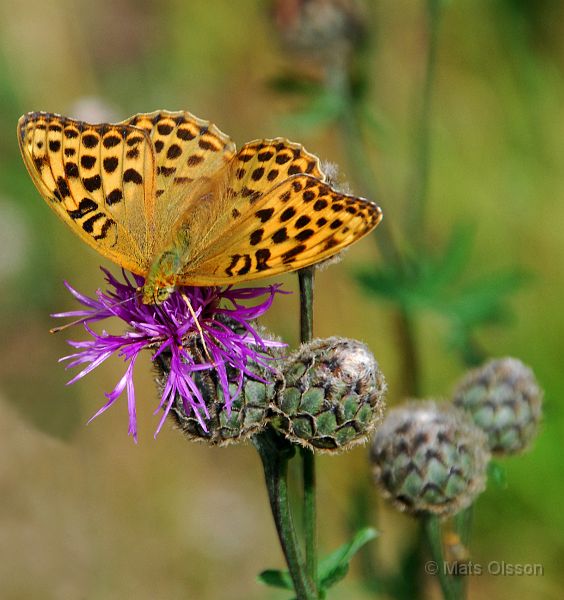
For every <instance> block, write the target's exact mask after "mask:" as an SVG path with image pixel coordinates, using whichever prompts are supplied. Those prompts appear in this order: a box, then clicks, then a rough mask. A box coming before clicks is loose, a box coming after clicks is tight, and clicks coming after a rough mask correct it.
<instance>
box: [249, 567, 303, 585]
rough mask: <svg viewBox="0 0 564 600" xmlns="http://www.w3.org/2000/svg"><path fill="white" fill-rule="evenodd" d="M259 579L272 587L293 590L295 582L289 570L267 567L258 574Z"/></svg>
mask: <svg viewBox="0 0 564 600" xmlns="http://www.w3.org/2000/svg"><path fill="white" fill-rule="evenodd" d="M257 579H258V581H260V582H261V583H263V584H264V585H268V586H270V587H276V588H282V589H284V590H293V589H294V584H293V583H292V578H291V577H290V573H288V571H281V570H279V569H267V570H266V571H262V573H259V574H258V576H257Z"/></svg>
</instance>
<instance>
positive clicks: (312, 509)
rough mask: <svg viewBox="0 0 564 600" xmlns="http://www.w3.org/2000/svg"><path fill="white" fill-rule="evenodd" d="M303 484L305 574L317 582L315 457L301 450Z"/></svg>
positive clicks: (307, 451)
mask: <svg viewBox="0 0 564 600" xmlns="http://www.w3.org/2000/svg"><path fill="white" fill-rule="evenodd" d="M301 454H302V461H303V484H304V534H305V551H306V570H307V574H308V576H309V577H310V579H312V580H313V581H314V582H317V508H316V488H315V455H314V453H313V452H312V451H311V450H309V449H307V448H302V450H301Z"/></svg>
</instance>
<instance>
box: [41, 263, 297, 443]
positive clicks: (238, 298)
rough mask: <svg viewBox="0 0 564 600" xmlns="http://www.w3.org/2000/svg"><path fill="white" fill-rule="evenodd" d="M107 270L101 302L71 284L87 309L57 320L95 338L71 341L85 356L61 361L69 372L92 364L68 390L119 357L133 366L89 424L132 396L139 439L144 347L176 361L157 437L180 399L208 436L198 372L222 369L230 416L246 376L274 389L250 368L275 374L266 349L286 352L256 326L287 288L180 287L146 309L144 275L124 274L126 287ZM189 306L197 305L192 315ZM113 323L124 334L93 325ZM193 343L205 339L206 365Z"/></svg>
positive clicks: (132, 427) (132, 426) (132, 424)
mask: <svg viewBox="0 0 564 600" xmlns="http://www.w3.org/2000/svg"><path fill="white" fill-rule="evenodd" d="M102 271H103V272H104V274H105V276H106V281H107V282H108V286H109V287H108V290H107V291H105V292H103V291H102V290H100V289H98V290H97V291H96V298H90V297H88V296H84V295H83V294H81V293H80V292H78V291H77V290H75V289H74V288H73V287H72V286H71V285H70V284H69V283H67V282H65V286H66V287H67V289H68V290H69V291H70V293H71V294H72V295H73V296H74V297H75V298H76V299H77V300H78V301H79V302H80V303H81V304H82V305H83V306H84V307H85V308H84V309H81V310H75V311H69V312H62V313H56V314H54V315H52V316H53V317H57V318H61V317H74V318H78V320H77V321H75V322H74V323H71V325H78V324H82V325H83V326H84V329H86V331H87V332H88V333H89V335H90V336H91V339H88V340H85V341H80V342H78V341H73V340H68V343H69V344H70V345H71V346H72V347H73V348H76V349H77V350H78V351H77V352H75V353H74V354H70V355H69V356H65V357H63V358H61V359H60V361H59V362H61V361H70V362H69V363H68V364H67V365H66V368H67V369H68V368H71V367H75V366H78V365H84V364H86V365H87V366H86V367H84V368H83V369H82V371H80V373H78V374H77V375H76V376H75V377H73V378H72V379H71V380H70V381H69V382H68V384H67V385H70V384H72V383H75V382H76V381H78V380H79V379H82V377H84V376H85V375H86V374H87V373H90V371H92V370H93V369H95V368H96V367H97V366H98V365H100V364H102V363H103V362H104V361H105V360H106V359H107V358H109V357H110V356H112V355H113V354H117V355H118V356H121V357H122V358H123V359H124V360H125V361H126V362H127V363H128V365H127V369H126V371H125V373H124V375H123V377H122V378H121V379H120V380H119V381H118V383H117V384H116V386H115V387H114V389H113V390H112V391H111V392H110V393H107V394H105V395H106V397H107V398H108V401H107V402H106V403H105V404H104V406H102V407H101V408H100V410H98V412H96V414H95V415H94V416H92V417H91V418H90V420H89V421H88V422H89V423H90V421H92V420H93V419H95V418H96V417H97V416H98V415H100V414H102V413H103V412H105V411H106V410H107V409H108V408H109V407H110V406H111V405H112V404H113V403H114V402H115V401H116V400H117V399H118V398H119V396H120V395H121V394H122V392H123V391H124V390H126V392H127V403H128V411H129V435H132V436H133V438H134V440H135V441H137V418H136V403H135V391H134V387H133V368H134V366H135V361H136V360H137V357H138V355H139V353H140V352H141V350H143V349H145V348H147V349H150V350H152V351H153V360H154V359H155V358H156V357H158V356H159V355H160V354H161V353H162V352H163V351H165V350H167V351H168V352H169V353H170V355H171V359H170V372H169V374H168V379H167V381H166V384H165V386H164V390H163V393H162V396H161V399H160V402H159V405H158V407H157V409H156V410H155V414H156V413H157V412H158V411H159V410H161V409H163V415H162V417H161V420H160V422H159V424H158V427H157V430H156V431H155V436H156V435H157V434H158V433H159V431H160V430H161V427H162V426H163V423H164V421H165V419H166V417H167V415H168V413H169V411H170V408H171V406H172V403H173V402H174V398H175V397H176V395H177V394H178V395H179V397H180V398H181V399H182V402H183V404H184V409H185V411H186V414H189V413H190V412H193V414H194V415H195V416H196V418H197V419H198V421H199V422H200V423H201V425H202V427H203V428H204V430H206V425H205V423H204V419H205V418H208V417H209V414H208V409H207V407H206V404H205V402H204V399H203V397H202V394H201V392H200V390H199V389H198V387H197V386H196V384H195V382H194V380H193V378H192V374H193V373H195V372H196V371H200V370H206V369H215V370H216V372H217V375H218V379H219V382H220V384H221V388H222V391H223V395H224V398H225V407H226V410H227V411H228V412H229V411H230V409H231V406H232V403H233V401H234V400H235V399H236V397H237V396H238V394H239V392H240V390H241V388H242V385H243V378H244V377H245V376H247V377H251V378H253V379H258V380H260V381H263V382H265V383H268V382H266V381H265V380H263V379H261V378H260V377H259V376H258V375H256V374H255V373H253V371H252V370H250V369H249V368H248V365H249V364H250V363H256V364H258V365H261V366H263V367H266V369H268V370H274V369H273V368H272V367H270V366H269V365H268V362H267V361H268V360H272V358H271V357H270V356H268V355H267V354H265V350H266V349H267V348H272V347H281V346H285V344H283V343H281V342H277V341H273V340H264V339H262V338H261V337H260V335H259V334H258V332H257V330H256V329H255V328H254V327H253V326H252V325H251V321H253V320H254V319H257V318H258V317H260V316H261V315H263V314H264V313H265V312H266V311H267V310H268V309H269V308H270V306H271V305H272V302H273V301H274V297H275V295H276V294H277V293H286V292H282V291H281V290H280V287H281V286H280V285H278V284H277V285H271V286H268V287H260V288H259V287H256V288H239V289H233V288H232V287H231V286H229V287H226V288H220V287H191V286H184V287H179V288H177V289H176V290H175V291H174V292H173V293H172V294H171V295H170V297H169V298H167V299H166V300H165V301H164V302H163V303H162V304H160V305H152V304H151V305H149V304H143V303H142V302H141V299H140V295H139V291H138V290H139V287H140V286H142V285H143V281H144V280H143V278H142V277H139V276H137V275H132V276H130V277H128V274H127V273H126V272H125V271H123V277H124V282H123V283H122V282H120V281H118V280H117V279H116V278H115V277H114V276H113V275H112V274H111V273H110V272H109V271H107V270H106V269H103V268H102ZM131 278H132V279H131ZM264 296H266V299H264V298H263V299H262V301H261V302H259V304H256V305H254V306H246V305H245V304H242V302H244V301H248V300H254V299H256V298H261V297H264ZM186 300H188V301H189V302H190V304H191V309H192V310H190V307H189V305H188V303H187V301H186ZM194 316H195V317H196V319H197V322H196V320H195V319H194ZM109 317H118V318H120V319H122V320H123V321H125V323H127V325H128V326H129V328H128V329H127V330H126V331H125V332H123V333H121V334H120V335H112V334H110V333H108V332H107V331H106V330H102V332H101V333H97V332H96V331H94V330H93V329H92V328H91V326H90V325H91V324H92V323H95V322H97V321H102V320H104V319H107V318H109ZM226 323H229V325H231V326H228V325H227V324H226ZM198 324H199V326H198ZM234 329H235V330H236V331H234ZM191 338H200V339H201V341H202V347H205V348H206V349H207V352H206V356H205V357H204V358H203V360H202V359H198V357H194V356H192V354H191V353H190V352H189V351H188V350H187V348H186V341H187V340H188V339H191ZM230 383H235V384H236V386H237V391H236V393H235V394H231V393H230V391H229V384H230Z"/></svg>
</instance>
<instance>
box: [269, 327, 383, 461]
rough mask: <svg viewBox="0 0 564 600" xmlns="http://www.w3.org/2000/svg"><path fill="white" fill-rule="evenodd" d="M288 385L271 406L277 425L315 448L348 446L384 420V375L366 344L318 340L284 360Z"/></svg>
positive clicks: (303, 444)
mask: <svg viewBox="0 0 564 600" xmlns="http://www.w3.org/2000/svg"><path fill="white" fill-rule="evenodd" d="M281 368H282V371H283V373H284V378H285V386H284V387H283V388H282V389H280V390H279V391H278V393H277V395H276V398H275V401H274V403H273V404H272V411H273V418H272V425H273V426H274V427H275V428H277V429H278V430H280V431H282V432H284V435H285V436H286V438H288V439H289V440H290V441H291V442H293V443H296V444H300V445H302V446H305V447H306V448H310V449H312V450H314V449H315V450H319V451H335V450H346V449H348V448H350V447H352V446H354V445H356V444H359V443H363V442H365V441H366V439H367V436H368V435H369V434H370V433H371V432H372V431H373V430H374V428H375V427H376V425H377V423H378V422H379V421H380V420H381V418H382V413H383V408H384V400H383V396H384V393H385V390H386V384H385V381H384V376H383V375H382V373H381V372H380V369H379V368H378V363H377V362H376V360H375V359H374V356H373V355H372V353H371V352H370V351H369V350H368V348H367V346H365V345H364V344H362V343H361V342H358V341H356V340H349V339H345V338H337V337H332V338H327V339H322V340H320V339H316V340H313V341H311V342H309V343H307V344H304V345H302V346H301V347H300V348H299V349H298V350H297V351H295V352H294V353H292V354H291V355H290V356H289V357H288V358H287V359H286V360H285V361H284V362H283V363H282V366H281Z"/></svg>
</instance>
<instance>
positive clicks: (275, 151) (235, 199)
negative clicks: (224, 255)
mask: <svg viewBox="0 0 564 600" xmlns="http://www.w3.org/2000/svg"><path fill="white" fill-rule="evenodd" d="M297 173H308V174H310V175H311V176H312V177H314V178H316V179H318V180H321V181H324V180H325V174H324V173H323V171H322V170H321V168H320V165H319V159H318V158H317V157H316V156H314V155H312V154H310V153H309V152H307V151H306V150H304V148H303V147H302V146H301V145H299V144H294V143H292V142H289V141H288V140H284V139H282V138H275V139H265V140H255V141H252V142H249V143H247V144H245V145H244V146H243V147H242V148H241V149H240V150H239V151H238V152H237V154H236V155H235V156H234V157H233V158H232V159H231V160H230V161H229V163H228V164H227V165H226V166H225V167H224V168H223V169H222V170H221V171H219V172H218V173H217V174H215V175H214V176H213V177H211V179H210V181H208V182H207V185H202V186H201V187H200V189H199V190H198V191H197V193H196V194H195V195H196V196H197V197H199V198H202V197H203V198H207V200H206V201H204V202H198V203H196V204H192V205H191V206H190V207H189V209H188V211H187V212H185V213H183V214H182V215H181V217H180V218H179V220H178V221H177V223H176V229H180V230H182V229H189V236H188V237H189V238H190V244H191V247H192V250H193V251H192V256H191V259H192V261H191V262H193V261H194V260H198V259H199V258H201V257H202V256H207V255H209V253H210V251H211V252H213V253H216V252H217V251H223V250H224V249H225V251H229V247H230V244H231V240H232V238H233V237H236V236H237V232H238V231H239V230H240V227H241V226H242V221H244V220H245V219H246V218H247V217H248V216H249V215H250V214H252V213H253V207H254V206H255V205H256V204H257V203H260V202H261V199H262V198H263V197H264V195H265V194H266V193H267V192H268V191H270V190H271V189H273V188H275V187H276V186H277V185H279V184H280V183H281V182H283V181H285V180H287V179H288V178H289V177H291V176H292V175H295V174H297Z"/></svg>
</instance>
